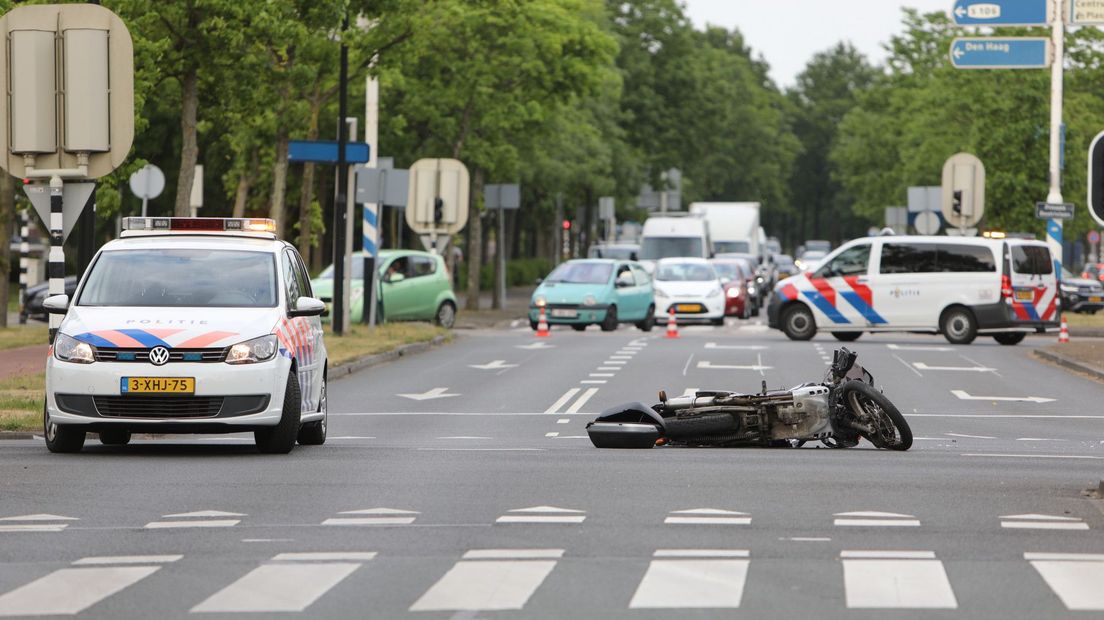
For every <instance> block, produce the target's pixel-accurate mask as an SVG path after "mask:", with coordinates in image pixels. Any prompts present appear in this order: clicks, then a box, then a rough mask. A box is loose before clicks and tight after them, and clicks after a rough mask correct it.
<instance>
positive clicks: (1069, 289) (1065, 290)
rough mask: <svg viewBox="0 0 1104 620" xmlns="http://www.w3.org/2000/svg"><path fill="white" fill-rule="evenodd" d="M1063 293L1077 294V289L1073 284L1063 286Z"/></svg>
mask: <svg viewBox="0 0 1104 620" xmlns="http://www.w3.org/2000/svg"><path fill="white" fill-rule="evenodd" d="M1062 292H1063V293H1076V292H1077V287H1076V286H1074V285H1072V284H1063V285H1062Z"/></svg>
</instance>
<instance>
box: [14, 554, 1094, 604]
mask: <svg viewBox="0 0 1104 620" xmlns="http://www.w3.org/2000/svg"><path fill="white" fill-rule="evenodd" d="M405 559H406V558H404V557H402V556H391V557H389V556H388V555H387V554H384V553H379V552H376V551H316V552H311V551H305V552H304V551H288V552H281V553H277V554H276V555H274V556H272V557H271V558H269V559H267V560H263V561H261V562H260V563H259V565H257V566H255V567H253V568H251V569H249V570H247V571H246V572H244V574H240V575H238V576H235V577H231V580H230V582H229V583H226V584H224V585H220V584H206V585H205V588H204V590H203V593H202V594H200V595H199V596H196V597H195V600H191V601H189V600H188V597H187V596H186V593H184V594H182V593H178V594H177V595H176V596H175V597H174V602H173V604H174V605H176V604H177V603H178V604H179V609H176V610H175V611H176V612H177V613H182V612H184V611H187V612H188V613H190V614H197V615H203V614H212V613H217V614H239V613H310V610H311V607H312V605H314V604H316V603H317V602H318V601H319V600H320V599H322V598H323V597H325V596H326V595H327V594H328V593H330V592H331V591H332V590H334V589H335V588H337V586H338V585H339V584H342V583H346V582H354V583H352V585H351V586H350V587H348V588H346V589H344V591H343V593H342V594H343V595H344V596H357V595H362V596H367V595H364V594H361V593H362V592H364V589H363V586H364V584H363V580H370V579H372V578H373V576H378V575H379V573H373V574H372V575H365V574H364V572H363V571H362V570H361V569H362V568H363V567H365V566H367V565H369V564H379V565H381V566H382V567H384V571H385V572H386V571H391V570H393V567H394V566H396V565H401V563H402V562H403V561H404V560H405ZM439 559H440V562H441V566H440V567H438V568H437V569H436V570H434V571H431V572H430V573H419V574H418V575H417V577H412V578H417V579H421V578H422V577H424V576H425V575H427V574H432V575H439V577H430V578H429V579H428V580H426V583H424V584H421V586H422V588H424V590H423V591H422V594H421V595H420V596H418V597H417V598H415V599H413V600H412V601H411V602H410V603H408V605H409V606H408V607H406V605H407V603H403V606H404V607H405V608H406V609H407V610H409V611H410V612H433V611H438V612H445V611H451V612H479V611H507V610H515V611H516V610H528V611H533V612H536V611H540V609H539V604H538V605H532V604H531V601H532V600H533V599H534V595H535V594H536V593H537V592H538V591H540V590H541V588H543V587H547V586H546V583H548V582H550V581H551V580H550V579H549V577H550V576H551V575H553V574H555V573H557V572H558V571H566V572H568V573H571V572H572V571H578V570H579V569H580V567H581V566H583V565H585V563H586V561H587V558H586V557H585V556H578V557H574V556H572V555H571V554H570V553H568V552H567V551H566V550H565V549H553V548H501V549H469V550H468V551H466V552H464V553H463V554H462V555H460V557H459V558H456V559H451V560H450V559H449V558H439ZM629 559H630V560H631V565H630V564H626V565H625V568H624V570H625V571H626V573H627V574H629V573H631V574H632V575H639V577H635V580H636V587H635V588H632V589H624V591H621V592H610V593H609V597H608V599H607V600H609V601H612V602H613V603H611V604H613V605H616V607H617V609H620V610H626V609H628V610H633V609H640V610H647V609H653V610H656V609H658V610H679V609H685V610H694V609H698V610H701V609H717V610H724V609H737V608H740V607H742V606H745V605H747V604H748V603H749V602H755V601H754V599H755V597H768V598H769V596H770V594H769V593H768V592H763V591H762V590H761V589H758V588H750V587H747V584H748V581H749V579H750V578H752V577H753V576H754V575H755V574H756V563H757V561H759V560H757V558H756V557H755V555H754V554H753V553H752V552H750V551H749V550H747V549H723V548H721V549H657V550H655V551H654V553H653V554H652V556H651V557H650V558H647V557H638V558H629ZM435 560H436V559H435ZM568 560H570V561H568ZM202 561H204V560H203V559H189V558H188V557H187V556H185V555H179V554H177V555H173V554H159V555H133V556H90V557H83V558H80V559H78V560H76V561H73V562H72V563H71V564H69V565H67V566H63V567H60V568H57V569H55V570H53V571H52V572H50V573H48V574H46V575H43V576H41V577H38V578H37V579H34V580H32V581H30V582H28V583H25V584H23V585H20V586H18V587H16V588H14V589H12V590H10V591H8V592H5V593H3V594H0V617H13V616H42V615H55V616H73V615H78V614H81V613H82V612H86V611H94V608H95V606H96V605H98V604H100V603H103V602H104V601H106V600H107V599H109V598H111V597H113V596H117V595H119V594H120V593H122V592H124V591H130V590H138V589H140V588H142V587H143V584H144V583H147V582H148V580H149V578H150V577H151V576H152V575H154V574H155V573H158V572H162V571H164V572H165V573H167V574H168V576H169V577H174V576H173V575H172V573H173V571H174V570H176V569H178V568H181V567H183V566H186V565H188V564H189V562H192V563H193V564H192V565H191V569H193V570H194V569H195V568H196V565H195V563H198V562H202ZM762 561H766V562H768V563H769V562H770V561H771V558H763V560H762ZM1008 561H1010V562H1013V563H1014V564H1021V563H1022V565H1023V566H1022V569H1023V571H1024V575H1029V576H1030V577H1031V579H1029V583H1032V582H1033V583H1035V584H1036V586H1035V587H1037V588H1038V590H1037V591H1033V592H1031V595H1032V597H1033V598H1037V599H1040V600H1047V601H1049V602H1048V603H1047V604H1048V605H1052V606H1053V610H1052V611H1053V612H1054V613H1059V612H1060V611H1061V610H1062V609H1063V608H1064V609H1066V610H1068V611H1104V589H1102V588H1100V584H1101V583H1104V554H1092V553H1049V552H1027V553H1024V554H1023V555H1022V558H1020V557H1017V558H1015V559H1009V560H1008ZM391 562H394V563H395V564H393V565H392V566H391V567H388V566H387V565H388V564H389V563H391ZM807 562H809V563H812V564H813V565H815V566H816V567H817V570H818V572H822V574H824V575H826V579H828V580H830V581H833V582H835V583H836V584H838V585H836V586H832V585H831V584H829V585H828V586H827V587H817V588H811V589H810V590H808V591H806V592H805V593H798V594H797V595H796V596H808V597H816V599H817V600H816V601H813V602H814V603H815V604H817V605H820V606H825V607H832V606H835V607H837V608H838V607H839V606H840V604H841V601H842V605H843V607H844V608H845V609H847V610H870V609H883V610H892V609H896V610H908V609H913V610H936V609H942V610H958V611H961V612H963V613H969V611H970V608H969V607H968V606H966V605H960V602H959V598H958V596H957V595H956V591H955V587H954V584H953V583H952V581H951V579H950V577H949V576H948V572H947V570H946V569H945V567H944V560H943V559H941V558H939V557H937V555H936V553H935V552H933V551H924V550H877V549H874V550H870V549H862V550H843V551H840V552H839V555H838V557H835V558H827V557H824V556H816V557H811V558H809V559H808V560H807ZM0 570H3V567H2V566H0ZM979 570H985V569H979ZM358 571H360V575H359V576H358ZM764 572H765V573H768V574H769V573H770V570H769V569H764ZM204 574H206V572H205V571H204ZM220 574H221V573H220ZM1001 575H1007V572H1006V571H1004V570H997V571H995V572H994V573H993V574H992V575H991V579H989V580H987V581H988V582H989V583H991V586H992V587H993V588H994V589H997V590H999V588H1001V587H1002V579H1001ZM982 577H985V575H982ZM174 578H175V577H174ZM568 582H570V579H569V580H568ZM833 587H835V588H837V589H836V590H834V591H833ZM1006 587H1007V586H1006ZM1019 587H1023V586H1022V585H1021V586H1019ZM840 589H842V596H841V592H840ZM212 592H213V593H212ZM365 602H366V603H368V601H365ZM165 605H168V603H165ZM609 611H612V610H610V609H605V610H587V609H579V610H578V612H579V613H580V615H585V614H587V613H588V612H592V613H595V614H599V615H600V614H601V612H609ZM170 612H173V610H171V609H166V613H170Z"/></svg>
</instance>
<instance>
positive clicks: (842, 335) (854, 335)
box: [832, 332, 862, 342]
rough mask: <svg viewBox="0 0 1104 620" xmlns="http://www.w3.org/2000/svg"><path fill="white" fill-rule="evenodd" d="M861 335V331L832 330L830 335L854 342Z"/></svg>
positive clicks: (840, 339)
mask: <svg viewBox="0 0 1104 620" xmlns="http://www.w3.org/2000/svg"><path fill="white" fill-rule="evenodd" d="M861 335H862V332H832V336H833V337H834V338H835V339H836V340H839V341H840V342H854V341H856V340H858V339H859V336H861Z"/></svg>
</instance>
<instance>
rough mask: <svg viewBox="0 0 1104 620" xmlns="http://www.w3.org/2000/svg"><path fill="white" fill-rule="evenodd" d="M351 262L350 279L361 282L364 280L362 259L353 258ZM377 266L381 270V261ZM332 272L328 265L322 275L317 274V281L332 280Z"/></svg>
mask: <svg viewBox="0 0 1104 620" xmlns="http://www.w3.org/2000/svg"><path fill="white" fill-rule="evenodd" d="M352 262H353V276H352V279H354V280H363V279H364V259H363V258H362V257H360V256H354V257H353V261H352ZM379 265H380V268H381V269H382V267H383V261H380V262H379ZM333 272H334V266H333V265H330V266H329V267H326V268H325V269H323V270H322V273H320V274H318V279H319V280H333ZM380 273H383V272H382V271H380Z"/></svg>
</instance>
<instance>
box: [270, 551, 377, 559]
mask: <svg viewBox="0 0 1104 620" xmlns="http://www.w3.org/2000/svg"><path fill="white" fill-rule="evenodd" d="M375 558H376V552H375V551H320V552H319V551H316V552H299V553H280V554H277V555H276V556H274V557H273V558H272V561H273V562H335V561H336V562H367V561H368V560H374V559H375Z"/></svg>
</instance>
